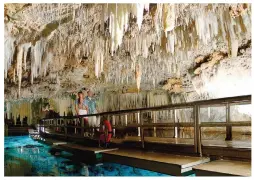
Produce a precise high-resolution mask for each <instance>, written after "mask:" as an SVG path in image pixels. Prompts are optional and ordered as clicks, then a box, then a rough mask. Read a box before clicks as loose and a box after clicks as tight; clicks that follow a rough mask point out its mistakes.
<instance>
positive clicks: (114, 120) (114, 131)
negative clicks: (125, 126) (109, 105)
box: [112, 115, 116, 137]
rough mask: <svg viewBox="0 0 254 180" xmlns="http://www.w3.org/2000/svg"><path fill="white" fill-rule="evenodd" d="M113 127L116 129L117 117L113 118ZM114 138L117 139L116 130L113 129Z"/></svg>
mask: <svg viewBox="0 0 254 180" xmlns="http://www.w3.org/2000/svg"><path fill="white" fill-rule="evenodd" d="M112 125H113V126H114V127H115V125H116V119H115V116H114V115H113V116H112ZM113 137H116V129H115V128H113Z"/></svg>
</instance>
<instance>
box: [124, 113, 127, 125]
mask: <svg viewBox="0 0 254 180" xmlns="http://www.w3.org/2000/svg"><path fill="white" fill-rule="evenodd" d="M124 119H125V126H128V116H127V114H125V115H124Z"/></svg>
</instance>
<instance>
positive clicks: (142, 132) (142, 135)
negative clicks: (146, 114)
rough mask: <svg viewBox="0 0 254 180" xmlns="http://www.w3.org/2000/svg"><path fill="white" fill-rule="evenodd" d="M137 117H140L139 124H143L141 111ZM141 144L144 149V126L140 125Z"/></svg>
mask: <svg viewBox="0 0 254 180" xmlns="http://www.w3.org/2000/svg"><path fill="white" fill-rule="evenodd" d="M139 119H140V123H141V125H143V124H144V119H143V117H142V112H141V111H140V113H139ZM140 137H141V145H142V148H143V149H144V148H145V136H144V128H143V127H141V136H140Z"/></svg>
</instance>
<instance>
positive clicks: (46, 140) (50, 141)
mask: <svg viewBox="0 0 254 180" xmlns="http://www.w3.org/2000/svg"><path fill="white" fill-rule="evenodd" d="M35 140H37V141H39V142H42V143H45V144H48V145H62V144H67V142H65V141H59V140H56V139H50V138H44V139H35Z"/></svg>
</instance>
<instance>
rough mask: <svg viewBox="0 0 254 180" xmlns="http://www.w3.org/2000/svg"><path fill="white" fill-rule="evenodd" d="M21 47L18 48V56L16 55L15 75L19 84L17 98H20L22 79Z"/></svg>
mask: <svg viewBox="0 0 254 180" xmlns="http://www.w3.org/2000/svg"><path fill="white" fill-rule="evenodd" d="M23 52H24V51H23V47H22V46H19V47H18V55H17V75H18V83H19V90H18V96H19V97H20V88H21V79H22V60H23Z"/></svg>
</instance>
